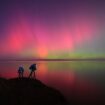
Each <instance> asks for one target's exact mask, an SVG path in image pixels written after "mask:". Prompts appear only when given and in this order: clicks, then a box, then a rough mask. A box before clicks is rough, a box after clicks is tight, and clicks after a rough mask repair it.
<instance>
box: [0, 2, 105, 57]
mask: <svg viewBox="0 0 105 105" xmlns="http://www.w3.org/2000/svg"><path fill="white" fill-rule="evenodd" d="M104 10H105V1H104V0H87V1H86V0H8V1H3V0H1V1H0V58H51V59H52V58H55V59H56V58H66V59H67V58H104V57H105V45H104V44H105V29H104V28H105V11H104Z"/></svg>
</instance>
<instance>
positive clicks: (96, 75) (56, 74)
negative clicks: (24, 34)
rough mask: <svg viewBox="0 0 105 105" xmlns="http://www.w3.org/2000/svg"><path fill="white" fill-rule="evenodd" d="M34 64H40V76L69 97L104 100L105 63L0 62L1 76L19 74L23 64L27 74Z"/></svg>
mask: <svg viewBox="0 0 105 105" xmlns="http://www.w3.org/2000/svg"><path fill="white" fill-rule="evenodd" d="M33 63H37V68H38V70H37V71H36V77H37V79H39V80H41V81H42V82H44V83H45V84H47V85H48V86H51V87H54V88H56V89H58V90H60V91H61V92H62V93H63V94H64V95H65V97H66V98H67V99H68V100H70V101H71V100H74V101H75V100H76V102H77V103H79V102H80V103H83V102H90V101H91V100H92V101H96V100H99V101H100V100H101V101H102V100H104V99H105V91H104V88H105V84H104V81H105V75H104V74H105V62H86V61H85V62H65V61H64V62H63V61H62V62H61V61H60V62H57V61H56V62H54V61H53V62H33V61H14V62H12V61H10V62H9V61H8V62H0V76H1V77H6V78H12V77H17V69H18V67H19V66H20V65H23V66H24V68H25V76H28V75H29V69H28V68H29V66H30V65H31V64H33Z"/></svg>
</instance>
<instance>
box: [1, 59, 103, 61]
mask: <svg viewBox="0 0 105 105" xmlns="http://www.w3.org/2000/svg"><path fill="white" fill-rule="evenodd" d="M0 61H105V58H69V59H67V58H65V59H64V58H61V59H45V58H36V59H29V58H28V59H27V58H26V59H0Z"/></svg>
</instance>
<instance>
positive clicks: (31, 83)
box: [0, 78, 67, 105]
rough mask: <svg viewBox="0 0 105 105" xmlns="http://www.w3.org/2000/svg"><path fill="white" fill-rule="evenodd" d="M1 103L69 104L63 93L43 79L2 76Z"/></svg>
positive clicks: (1, 104) (0, 104) (0, 87)
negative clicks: (44, 82)
mask: <svg viewBox="0 0 105 105" xmlns="http://www.w3.org/2000/svg"><path fill="white" fill-rule="evenodd" d="M0 105H67V102H66V100H65V99H64V97H63V96H62V94H61V93H60V92H59V91H57V90H55V89H53V88H51V87H48V86H46V85H44V84H43V83H42V82H41V81H39V80H36V79H29V78H22V79H18V78H14V79H9V80H6V79H3V78H0Z"/></svg>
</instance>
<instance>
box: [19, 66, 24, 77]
mask: <svg viewBox="0 0 105 105" xmlns="http://www.w3.org/2000/svg"><path fill="white" fill-rule="evenodd" d="M23 73H24V68H23V67H22V66H20V67H19V69H18V76H19V78H23Z"/></svg>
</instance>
